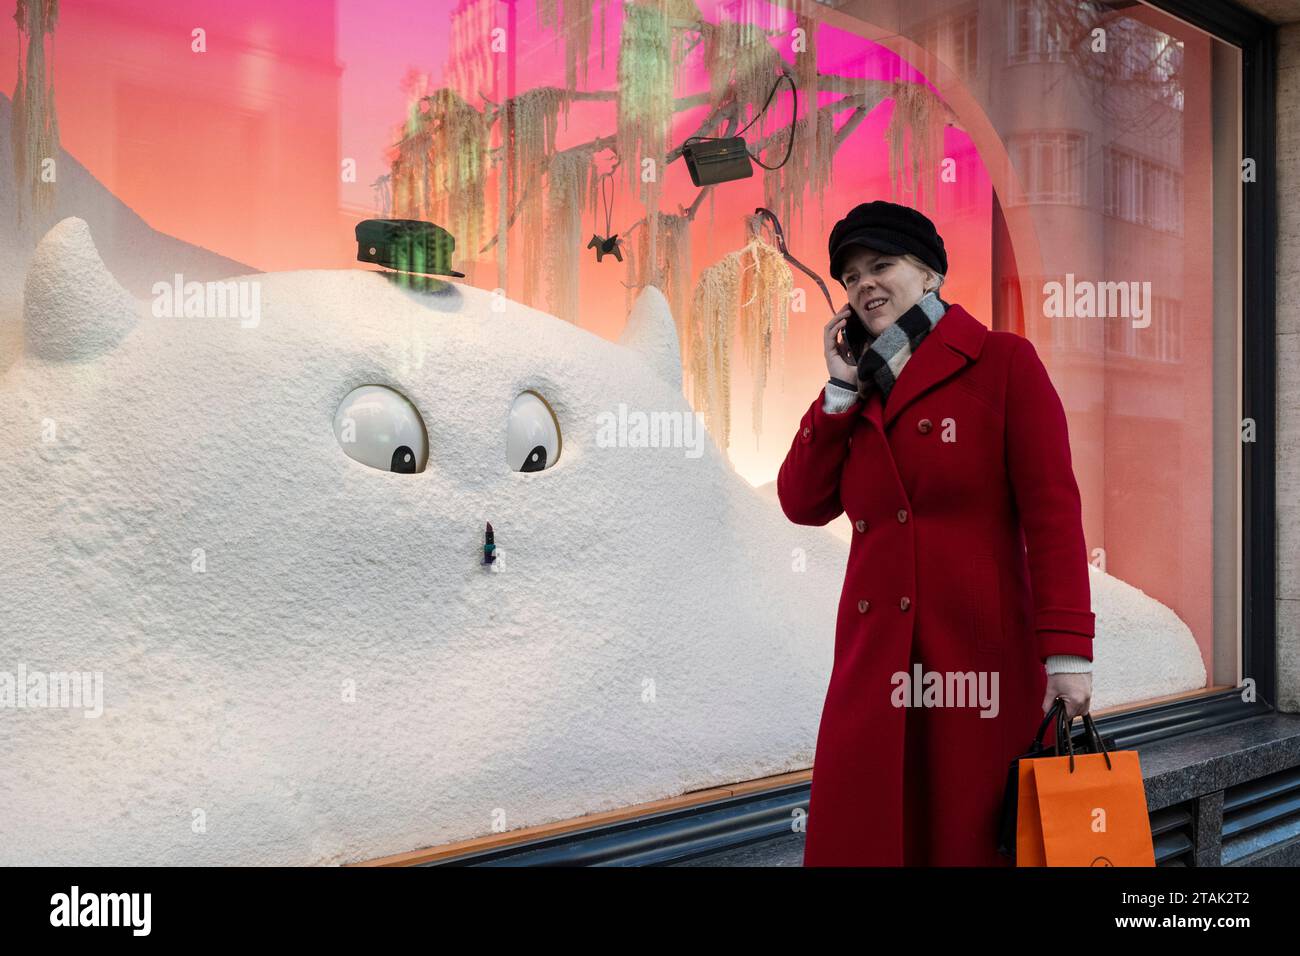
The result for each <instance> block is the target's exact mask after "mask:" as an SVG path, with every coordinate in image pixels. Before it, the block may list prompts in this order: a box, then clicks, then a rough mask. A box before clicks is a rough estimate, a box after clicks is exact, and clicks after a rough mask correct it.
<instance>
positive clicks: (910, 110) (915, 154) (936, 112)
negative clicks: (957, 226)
mask: <svg viewBox="0 0 1300 956" xmlns="http://www.w3.org/2000/svg"><path fill="white" fill-rule="evenodd" d="M890 95H891V96H892V97H893V100H894V111H893V113H892V114H891V115H890V117H889V128H888V129H887V130H886V131H885V141H886V142H887V143H888V144H889V192H890V199H891V200H892V201H893V202H898V203H905V204H906V205H910V206H913V207H914V208H916V209H917V210H919V211H922V212H924V211H925V209H926V208H927V207H932V206H933V204H934V200H935V194H936V190H937V187H938V172H939V170H938V164H937V163H936V157H938V156H940V155H942V152H943V106H942V104H941V103H940V102H939V101H938V99H937V98H936V97H935V95H934V93H932V92H931V91H930V90H929V88H928V87H926V85H925V84H924V83H921V82H915V83H913V82H909V81H906V80H899V81H897V82H895V83H894V84H893V85H892V87H891V94H890ZM909 134H910V136H909ZM909 138H910V142H911V150H910V151H909V152H910V158H911V168H910V170H908V169H907V168H906V166H905V162H904V159H903V146H904V141H905V139H909ZM922 170H924V171H925V182H924V186H925V188H924V189H922V188H921V187H922ZM908 172H910V173H911V176H910V180H911V186H910V189H909V188H908V185H907V179H908V177H907V173H908ZM908 193H910V196H907V198H902V197H903V196H905V195H906V194H908Z"/></svg>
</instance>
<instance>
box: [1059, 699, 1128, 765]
mask: <svg viewBox="0 0 1300 956" xmlns="http://www.w3.org/2000/svg"><path fill="white" fill-rule="evenodd" d="M1080 716H1081V717H1083V728H1084V730H1085V731H1086V732H1087V735H1088V737H1089V738H1090V739H1091V741H1092V748H1093V750H1092V752H1093V753H1099V754H1101V755H1102V756H1103V757H1105V758H1106V769H1107V770H1113V769H1115V768H1114V767H1113V766H1112V765H1111V762H1110V752H1109V751H1107V750H1106V744H1105V743H1104V742H1103V741H1102V739H1101V734H1099V733H1098V732H1097V725H1096V724H1094V723H1093V722H1092V715H1091V714H1081V715H1080ZM1073 725H1074V718H1073V717H1071V718H1070V719H1069V720H1066V719H1065V716H1064V711H1062V716H1061V720H1060V721H1059V722H1058V724H1057V733H1058V735H1059V734H1064V736H1065V743H1066V746H1067V747H1068V748H1069V751H1070V773H1074V739H1073V738H1072V737H1071V736H1070V728H1071V727H1072V726H1073ZM1057 740H1058V744H1059V741H1060V738H1059V736H1058V738H1057ZM1084 752H1085V753H1086V751H1084ZM1057 756H1058V757H1059V756H1060V752H1059V750H1058V752H1057Z"/></svg>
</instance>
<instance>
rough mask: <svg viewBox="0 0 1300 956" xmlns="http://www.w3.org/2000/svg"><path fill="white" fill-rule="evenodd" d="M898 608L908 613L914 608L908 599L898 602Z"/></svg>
mask: <svg viewBox="0 0 1300 956" xmlns="http://www.w3.org/2000/svg"><path fill="white" fill-rule="evenodd" d="M898 606H899V607H900V608H902V609H903V610H904V611H906V610H907V609H908V608H909V607H911V606H912V602H911V601H909V600H908V599H907V598H903V599H902V600H900V601H899V602H898Z"/></svg>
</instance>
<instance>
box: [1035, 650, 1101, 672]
mask: <svg viewBox="0 0 1300 956" xmlns="http://www.w3.org/2000/svg"><path fill="white" fill-rule="evenodd" d="M1046 664H1047V673H1049V674H1090V673H1092V661H1090V660H1088V658H1086V657H1078V656H1076V655H1074V654H1049V655H1048V657H1047V661H1046Z"/></svg>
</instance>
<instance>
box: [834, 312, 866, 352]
mask: <svg viewBox="0 0 1300 956" xmlns="http://www.w3.org/2000/svg"><path fill="white" fill-rule="evenodd" d="M848 306H849V317H848V321H846V322H845V323H844V328H842V329H841V330H840V334H841V335H842V337H843V341H844V344H845V346H846V347H847V348H848V352H849V354H848V355H847V356H843V357H844V360H845V361H846V362H849V363H850V364H851V365H857V364H858V362H859V361H860V360H861V358H862V352H863V350H864V349H865V348H866V347H867V326H866V323H865V322H863V321H862V316H860V315H859V314H858V310H857V309H856V308H854V306H853V303H852V302H850V303H848ZM841 354H843V353H841Z"/></svg>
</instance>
